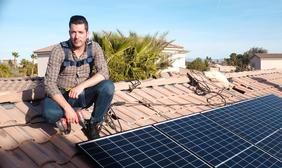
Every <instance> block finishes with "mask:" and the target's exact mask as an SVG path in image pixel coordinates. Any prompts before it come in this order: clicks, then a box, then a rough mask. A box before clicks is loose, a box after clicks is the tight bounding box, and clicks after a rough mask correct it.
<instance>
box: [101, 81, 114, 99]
mask: <svg viewBox="0 0 282 168" xmlns="http://www.w3.org/2000/svg"><path fill="white" fill-rule="evenodd" d="M98 92H100V93H102V94H107V95H109V96H112V95H113V94H114V92H115V85H114V83H113V82H112V81H111V80H104V81H102V82H101V84H100V86H99V88H98Z"/></svg>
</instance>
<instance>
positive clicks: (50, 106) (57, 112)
mask: <svg viewBox="0 0 282 168" xmlns="http://www.w3.org/2000/svg"><path fill="white" fill-rule="evenodd" d="M63 115H64V114H63V111H62V109H61V108H60V107H59V105H58V104H56V103H55V102H54V101H53V100H52V99H51V98H45V100H44V105H43V112H42V116H43V117H44V118H45V119H46V120H47V122H48V123H55V122H56V121H58V120H59V119H60V118H62V117H63Z"/></svg>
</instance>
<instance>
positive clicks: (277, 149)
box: [256, 129, 282, 161]
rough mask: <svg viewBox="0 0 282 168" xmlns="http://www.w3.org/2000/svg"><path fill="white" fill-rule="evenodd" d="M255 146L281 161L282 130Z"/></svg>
mask: <svg viewBox="0 0 282 168" xmlns="http://www.w3.org/2000/svg"><path fill="white" fill-rule="evenodd" d="M256 146H258V147H259V148H261V149H263V150H264V151H266V152H268V153H269V154H271V155H272V156H274V157H276V158H278V159H279V160H280V161H282V130H281V129H280V130H278V131H277V132H275V133H274V134H272V135H270V136H269V137H267V138H265V139H264V140H263V141H261V142H259V143H258V144H257V145H256Z"/></svg>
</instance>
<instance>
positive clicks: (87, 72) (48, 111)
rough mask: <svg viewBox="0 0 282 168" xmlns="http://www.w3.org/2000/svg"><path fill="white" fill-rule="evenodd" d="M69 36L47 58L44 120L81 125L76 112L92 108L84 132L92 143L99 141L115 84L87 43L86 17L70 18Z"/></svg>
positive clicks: (97, 49)
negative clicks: (97, 139) (93, 140)
mask: <svg viewBox="0 0 282 168" xmlns="http://www.w3.org/2000/svg"><path fill="white" fill-rule="evenodd" d="M69 35H70V39H69V40H68V41H64V42H61V43H60V44H58V45H56V46H55V47H54V49H53V50H52V52H51V56H50V58H49V62H48V66H47V71H46V74H45V80H44V85H45V90H46V92H47V95H48V96H47V97H46V99H45V100H44V110H43V117H44V118H45V119H46V120H47V121H48V122H49V123H52V124H56V125H57V126H58V125H60V123H61V124H62V121H65V123H67V125H68V126H69V127H70V124H75V123H79V121H80V120H79V119H80V118H79V117H78V115H77V114H78V113H77V112H79V111H80V110H82V109H83V108H87V107H90V106H92V105H93V104H95V106H94V109H93V112H92V114H91V118H90V119H89V122H87V123H86V124H85V125H86V128H85V130H84V131H85V133H86V134H87V136H88V138H89V139H95V138H98V137H99V132H100V128H99V126H100V124H101V122H102V121H103V119H104V115H105V114H106V112H107V111H108V108H109V106H110V104H111V101H112V98H113V94H114V84H113V82H112V81H111V80H108V79H109V72H108V67H107V63H106V61H105V58H104V54H103V51H102V49H101V47H100V46H99V44H98V43H96V42H94V41H90V40H89V39H88V37H89V32H88V22H87V20H86V18H85V17H83V16H79V15H75V16H72V17H71V18H70V21H69ZM92 70H93V72H92ZM64 118H65V120H62V119H64ZM63 124H64V123H63ZM64 128H65V127H64ZM69 131H70V129H69ZM65 133H66V132H65ZM68 133H69V132H68Z"/></svg>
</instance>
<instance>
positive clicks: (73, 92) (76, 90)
mask: <svg viewBox="0 0 282 168" xmlns="http://www.w3.org/2000/svg"><path fill="white" fill-rule="evenodd" d="M83 89H84V88H83V87H82V86H80V85H78V86H76V87H74V88H72V89H71V90H70V91H69V97H70V98H73V99H77V98H78V96H79V95H80V93H81V92H82V91H83Z"/></svg>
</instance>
